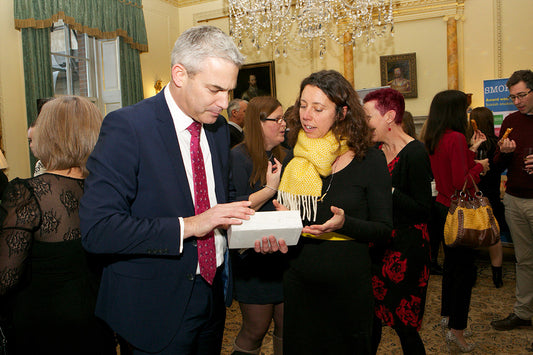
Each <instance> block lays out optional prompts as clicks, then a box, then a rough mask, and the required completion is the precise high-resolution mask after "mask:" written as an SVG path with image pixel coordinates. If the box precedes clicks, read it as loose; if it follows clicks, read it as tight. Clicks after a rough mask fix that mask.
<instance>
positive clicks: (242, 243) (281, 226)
mask: <svg viewBox="0 0 533 355" xmlns="http://www.w3.org/2000/svg"><path fill="white" fill-rule="evenodd" d="M302 228H303V226H302V219H301V217H300V212H299V211H271V212H256V213H255V214H254V215H253V216H250V219H249V220H245V221H243V223H242V224H239V225H236V224H235V225H231V226H230V228H229V229H228V242H229V247H230V249H240V248H253V247H254V243H255V241H256V240H260V239H261V238H263V237H268V236H269V235H273V236H274V237H276V239H279V238H282V239H284V240H285V242H286V243H287V245H296V243H298V239H299V238H300V233H301V232H302Z"/></svg>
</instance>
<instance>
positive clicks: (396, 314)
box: [372, 140, 431, 330]
mask: <svg viewBox="0 0 533 355" xmlns="http://www.w3.org/2000/svg"><path fill="white" fill-rule="evenodd" d="M388 165H389V172H390V173H391V177H392V186H393V187H394V193H393V220H394V230H393V231H392V238H391V241H390V243H389V244H388V245H386V246H385V247H378V246H374V247H373V251H372V254H373V261H374V262H373V275H372V286H373V291H374V298H375V313H376V316H377V317H378V318H379V319H381V321H382V322H383V323H384V324H386V325H388V326H390V327H393V328H397V327H412V328H416V329H417V330H419V329H420V326H421V324H422V317H423V315H424V307H425V302H426V290H427V285H428V279H429V264H430V243H429V236H428V233H427V227H426V223H427V220H428V218H429V210H430V206H431V187H430V182H431V166H430V162H429V157H428V155H427V153H426V150H425V148H424V146H423V145H422V143H420V142H419V141H416V140H415V141H411V142H410V143H408V144H407V145H406V146H405V147H404V148H403V149H402V150H401V151H400V152H399V153H398V155H397V156H396V158H394V159H393V160H392V161H391V162H390V163H389V164H388Z"/></svg>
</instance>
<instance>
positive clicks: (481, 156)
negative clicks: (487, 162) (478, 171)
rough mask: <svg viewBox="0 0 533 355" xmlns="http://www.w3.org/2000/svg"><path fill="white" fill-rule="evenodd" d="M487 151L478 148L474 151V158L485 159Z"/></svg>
mask: <svg viewBox="0 0 533 355" xmlns="http://www.w3.org/2000/svg"><path fill="white" fill-rule="evenodd" d="M487 158H488V156H487V151H486V150H485V149H478V150H477V152H476V160H483V159H487Z"/></svg>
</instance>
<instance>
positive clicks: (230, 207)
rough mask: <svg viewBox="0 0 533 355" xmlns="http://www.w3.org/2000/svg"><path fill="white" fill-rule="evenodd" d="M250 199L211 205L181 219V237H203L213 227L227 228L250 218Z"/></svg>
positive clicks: (251, 213) (251, 212)
mask: <svg viewBox="0 0 533 355" xmlns="http://www.w3.org/2000/svg"><path fill="white" fill-rule="evenodd" d="M250 204H251V202H250V201H238V202H232V203H223V204H219V205H216V206H214V207H211V208H210V209H208V210H207V211H205V212H203V213H200V214H199V215H196V216H192V217H187V218H184V219H183V224H184V227H183V239H186V238H189V237H203V236H204V235H206V234H207V233H209V232H211V231H212V230H213V229H215V228H220V227H222V228H225V229H227V228H228V227H229V225H232V224H242V220H248V219H250V216H251V215H253V214H254V213H255V211H254V210H253V209H251V208H249V206H250Z"/></svg>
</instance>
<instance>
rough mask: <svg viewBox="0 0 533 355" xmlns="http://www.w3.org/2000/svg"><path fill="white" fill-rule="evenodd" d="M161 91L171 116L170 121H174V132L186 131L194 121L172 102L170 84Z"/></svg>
mask: <svg viewBox="0 0 533 355" xmlns="http://www.w3.org/2000/svg"><path fill="white" fill-rule="evenodd" d="M163 90H164V94H165V101H166V102H167V106H168V109H169V111H170V115H171V116H172V120H173V121H174V127H175V128H176V131H177V132H182V131H185V130H187V127H189V126H190V125H191V123H192V122H193V121H194V120H193V119H192V118H191V117H189V116H187V115H186V114H185V113H184V112H183V111H182V110H181V109H180V108H179V107H178V104H177V103H176V101H174V98H173V97H172V94H171V93H170V84H169V85H167V86H165V88H164V89H163Z"/></svg>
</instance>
